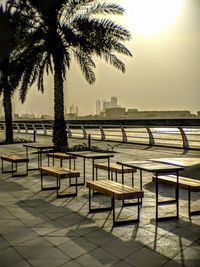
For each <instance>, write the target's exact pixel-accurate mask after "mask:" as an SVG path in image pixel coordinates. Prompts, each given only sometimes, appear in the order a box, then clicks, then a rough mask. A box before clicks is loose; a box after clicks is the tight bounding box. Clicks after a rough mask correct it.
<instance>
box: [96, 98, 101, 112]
mask: <svg viewBox="0 0 200 267" xmlns="http://www.w3.org/2000/svg"><path fill="white" fill-rule="evenodd" d="M100 113H101V101H100V100H97V101H96V114H97V115H99V114H100Z"/></svg>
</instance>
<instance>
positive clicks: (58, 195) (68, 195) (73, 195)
mask: <svg viewBox="0 0 200 267" xmlns="http://www.w3.org/2000/svg"><path fill="white" fill-rule="evenodd" d="M75 178H76V183H75V184H74V185H75V186H76V191H75V193H65V194H64V193H62V194H59V191H58V189H60V187H61V182H60V177H59V175H57V189H56V192H57V198H64V197H76V196H77V192H78V190H77V187H78V184H77V177H75ZM69 179H70V180H71V177H70V178H69Z"/></svg>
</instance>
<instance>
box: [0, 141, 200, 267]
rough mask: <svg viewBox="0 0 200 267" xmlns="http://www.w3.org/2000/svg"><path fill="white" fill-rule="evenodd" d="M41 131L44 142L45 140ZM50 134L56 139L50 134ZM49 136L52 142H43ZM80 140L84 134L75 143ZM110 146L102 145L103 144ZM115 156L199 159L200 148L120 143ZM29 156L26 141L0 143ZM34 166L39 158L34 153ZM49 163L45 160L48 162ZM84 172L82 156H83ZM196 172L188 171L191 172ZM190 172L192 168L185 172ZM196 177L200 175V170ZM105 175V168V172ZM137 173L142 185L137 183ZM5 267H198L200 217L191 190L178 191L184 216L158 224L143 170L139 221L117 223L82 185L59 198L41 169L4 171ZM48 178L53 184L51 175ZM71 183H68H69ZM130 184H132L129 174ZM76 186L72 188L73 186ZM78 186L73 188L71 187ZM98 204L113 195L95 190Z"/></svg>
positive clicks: (0, 262) (0, 203)
mask: <svg viewBox="0 0 200 267" xmlns="http://www.w3.org/2000/svg"><path fill="white" fill-rule="evenodd" d="M44 138H47V139H48V137H41V138H40V140H41V141H43V140H44ZM49 140H50V139H49ZM45 142H46V140H45ZM70 142H71V143H75V142H76V143H77V142H79V143H80V142H82V141H81V140H76V141H74V140H73V141H72V140H71V141H70ZM102 146H104V147H105V148H106V147H107V144H106V143H101V147H102ZM115 151H117V152H118V153H115V157H114V159H113V161H117V160H122V159H123V160H128V159H130V158H131V159H133V160H136V159H148V158H156V157H170V156H171V157H187V156H188V157H199V156H200V151H193V152H192V151H190V152H187V153H186V154H184V151H182V150H173V149H161V148H148V147H143V146H133V145H121V144H119V145H118V146H116V147H115ZM10 153H17V154H21V155H24V153H25V149H24V148H23V145H22V144H17V145H3V146H0V154H1V155H2V154H10ZM30 157H31V161H30V165H32V166H34V165H35V163H36V155H35V154H32V155H31V156H30ZM46 163H47V161H46V159H44V164H46ZM90 165H91V162H89V161H88V162H87V166H86V168H87V179H91V174H92V170H91V166H90ZM77 169H80V170H82V160H80V161H77ZM189 171H190V170H189ZM187 172H188V170H187ZM191 175H194V176H198V175H199V178H200V166H199V169H198V168H195V171H194V170H191ZM100 176H102V178H105V177H106V173H105V172H103V171H102V172H100V171H99V177H100ZM137 176H138V174H137V173H136V175H135V177H136V184H137ZM0 177H1V178H0V266H1V267H6V266H12V267H27V266H44V267H46V266H47V267H51V266H53V267H56V266H63V267H66V266H69V267H76V266H77V267H78V266H79V267H80V266H87V267H90V266H91V267H98V266H116V267H128V266H138V267H143V266H144V267H145V266H147V267H151V266H152V267H156V266H164V267H174V266H175V267H176V266H188V267H189V266H191V267H198V266H200V216H193V217H192V218H191V219H189V218H188V215H187V192H185V191H182V190H181V192H180V219H179V221H176V220H173V221H165V222H159V223H157V224H156V223H155V220H154V218H155V199H154V198H155V195H154V184H153V183H152V182H151V174H149V173H145V174H144V192H145V198H144V201H143V206H142V208H141V220H140V223H139V225H137V224H132V225H127V226H120V227H115V228H112V214H110V213H108V212H103V213H94V214H88V189H87V188H86V187H85V186H82V187H79V190H78V196H77V197H75V198H63V199H56V195H55V192H54V191H42V192H41V191H40V175H39V171H30V172H29V175H28V176H26V177H15V178H12V177H11V176H10V174H1V175H0ZM49 182H51V183H52V182H53V179H51V180H50V181H49ZM63 182H64V183H65V184H66V185H67V181H65V180H64V181H63ZM126 183H127V184H129V183H131V176H130V177H127V179H126ZM68 190H70V188H68ZM72 190H73V189H72ZM173 192H174V191H173V189H172V188H170V187H167V186H161V187H160V197H162V198H165V197H169V196H170V195H171V196H172V195H173ZM199 197H200V194H199V193H195V194H194V195H193V202H192V205H193V208H194V209H199V208H200V200H199ZM93 200H94V202H93V204H94V205H103V204H105V205H106V204H108V203H109V200H107V199H106V198H105V197H103V196H100V195H97V196H95V197H94V199H93ZM120 207H121V202H120V201H119V202H118V203H117V211H119V213H120V218H128V217H130V218H131V216H132V217H134V216H135V215H136V207H126V208H124V209H123V211H121V209H120ZM174 211H175V207H174V206H173V205H172V206H167V208H166V206H165V207H163V208H162V210H161V212H163V213H164V215H166V214H171V213H173V212H174Z"/></svg>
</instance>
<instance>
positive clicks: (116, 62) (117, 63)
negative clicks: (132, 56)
mask: <svg viewBox="0 0 200 267" xmlns="http://www.w3.org/2000/svg"><path fill="white" fill-rule="evenodd" d="M102 57H103V58H104V59H105V61H106V62H107V63H110V64H111V65H113V66H114V67H115V68H116V69H118V70H120V71H122V72H123V73H124V72H125V71H126V68H125V64H124V63H123V62H122V61H121V60H120V59H119V58H117V56H116V55H114V54H110V53H107V54H106V53H104V54H103V55H102Z"/></svg>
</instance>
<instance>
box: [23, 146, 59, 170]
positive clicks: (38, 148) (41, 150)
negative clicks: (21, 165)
mask: <svg viewBox="0 0 200 267" xmlns="http://www.w3.org/2000/svg"><path fill="white" fill-rule="evenodd" d="M23 146H24V147H25V148H26V158H28V150H29V148H31V149H35V150H37V154H38V166H37V168H31V169H28V170H29V171H30V170H38V169H39V168H40V167H42V153H43V152H44V151H46V150H51V149H53V150H54V145H53V144H41V143H34V144H24V145H23Z"/></svg>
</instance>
